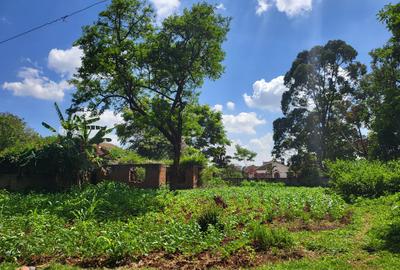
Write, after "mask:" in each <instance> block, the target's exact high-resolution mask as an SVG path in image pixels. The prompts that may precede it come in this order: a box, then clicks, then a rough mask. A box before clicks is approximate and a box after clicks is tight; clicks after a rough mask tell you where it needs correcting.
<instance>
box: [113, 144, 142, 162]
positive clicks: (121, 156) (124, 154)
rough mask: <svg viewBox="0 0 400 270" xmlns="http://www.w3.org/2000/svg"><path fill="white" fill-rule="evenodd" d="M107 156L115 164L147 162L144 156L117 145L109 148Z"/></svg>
mask: <svg viewBox="0 0 400 270" xmlns="http://www.w3.org/2000/svg"><path fill="white" fill-rule="evenodd" d="M108 158H109V159H110V160H111V162H114V163H117V164H140V163H146V162H147V160H146V159H145V158H144V157H142V156H140V155H139V154H137V153H136V152H133V151H129V150H124V149H122V148H119V147H115V148H112V149H110V152H109V157H108Z"/></svg>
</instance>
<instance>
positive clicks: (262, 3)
mask: <svg viewBox="0 0 400 270" xmlns="http://www.w3.org/2000/svg"><path fill="white" fill-rule="evenodd" d="M268 1H269V0H257V8H256V14H257V15H261V14H263V13H264V12H266V11H267V10H268V9H269V7H270V6H271V4H270V3H268Z"/></svg>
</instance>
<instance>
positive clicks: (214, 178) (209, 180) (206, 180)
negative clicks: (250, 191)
mask: <svg viewBox="0 0 400 270" xmlns="http://www.w3.org/2000/svg"><path fill="white" fill-rule="evenodd" d="M222 171H223V170H222V169H220V168H217V167H215V166H208V167H206V168H204V169H202V170H201V175H200V179H201V185H202V186H203V187H208V188H210V187H226V186H228V185H229V184H228V182H226V181H224V180H223V179H222V178H221V174H222Z"/></svg>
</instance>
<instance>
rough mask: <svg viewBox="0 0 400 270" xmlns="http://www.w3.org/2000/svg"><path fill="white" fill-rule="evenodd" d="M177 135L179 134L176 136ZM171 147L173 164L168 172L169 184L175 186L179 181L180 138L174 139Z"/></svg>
mask: <svg viewBox="0 0 400 270" xmlns="http://www.w3.org/2000/svg"><path fill="white" fill-rule="evenodd" d="M178 137H179V136H178ZM173 149H174V153H173V154H174V158H173V164H172V167H171V173H170V185H171V188H173V189H174V188H177V187H178V185H179V181H180V166H179V163H180V161H181V152H182V138H179V140H178V139H177V140H175V141H174V142H173Z"/></svg>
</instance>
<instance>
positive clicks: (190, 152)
mask: <svg viewBox="0 0 400 270" xmlns="http://www.w3.org/2000/svg"><path fill="white" fill-rule="evenodd" d="M207 163H208V160H207V157H206V156H205V155H204V154H203V153H202V152H201V151H199V150H197V149H195V148H192V147H188V148H186V149H185V150H184V152H183V155H182V157H181V161H180V165H181V166H193V165H195V166H201V167H203V166H206V165H207Z"/></svg>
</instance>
